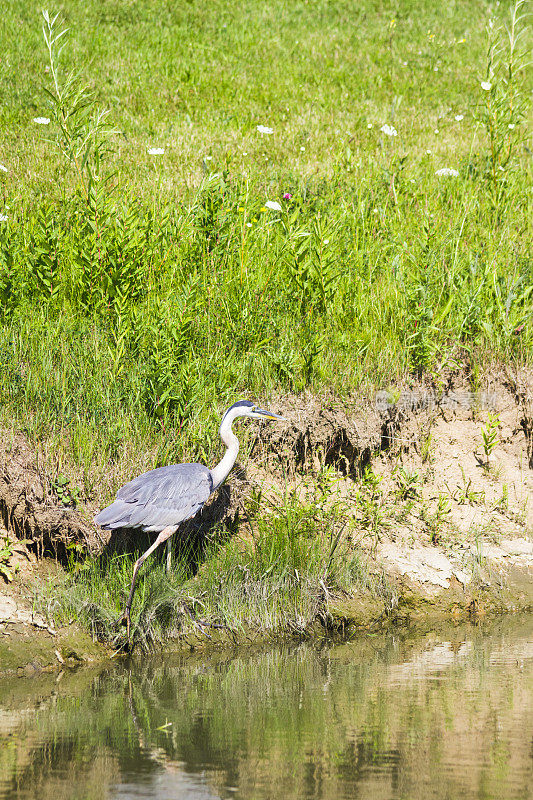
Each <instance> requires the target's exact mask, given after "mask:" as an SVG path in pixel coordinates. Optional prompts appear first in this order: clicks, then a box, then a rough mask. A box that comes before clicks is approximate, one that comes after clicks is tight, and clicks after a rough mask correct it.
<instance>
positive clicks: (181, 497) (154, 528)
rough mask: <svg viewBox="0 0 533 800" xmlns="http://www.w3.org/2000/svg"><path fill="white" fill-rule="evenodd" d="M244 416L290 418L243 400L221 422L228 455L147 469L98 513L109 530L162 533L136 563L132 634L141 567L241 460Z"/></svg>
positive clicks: (127, 616) (98, 521) (127, 619)
mask: <svg viewBox="0 0 533 800" xmlns="http://www.w3.org/2000/svg"><path fill="white" fill-rule="evenodd" d="M238 417H252V419H278V420H284V417H281V416H279V414H273V413H272V411H265V410H264V409H261V408H257V406H256V404H255V403H251V402H249V401H248V400H239V401H238V402H237V403H234V404H233V405H232V406H231V407H230V408H228V410H227V411H226V412H225V414H224V416H223V417H222V421H221V423H220V429H219V434H220V438H221V439H222V441H223V442H224V444H225V445H226V447H227V450H226V453H225V454H224V457H223V458H222V460H221V461H220V462H219V463H218V464H217V465H216V467H213V469H209V468H208V467H205V466H204V465H203V464H171V465H170V466H168V467H158V468H157V469H152V470H150V472H144V473H143V474H142V475H139V476H138V477H137V478H134V479H133V480H132V481H130V482H129V483H127V484H126V485H125V486H122V488H121V489H119V490H118V492H117V495H116V498H115V501H114V502H113V503H112V504H111V505H110V506H107V508H104V509H103V511H100V513H99V514H97V515H96V517H95V518H94V521H95V523H96V524H97V525H100V527H102V528H105V529H106V530H115V529H117V528H138V529H140V530H143V531H146V532H148V533H157V534H158V536H157V538H156V540H155V541H154V542H153V544H152V545H150V547H149V548H148V550H146V552H145V553H143V554H142V556H141V557H140V558H138V559H137V561H136V562H135V564H134V566H133V578H132V581H131V588H130V593H129V596H128V600H127V602H126V607H125V609H124V614H123V615H122V617H121V618H120V621H121V622H122V623H125V624H126V626H127V635H128V639H129V634H130V611H131V604H132V601H133V594H134V592H135V582H136V580H137V573H138V571H139V568H140V567H141V565H142V564H143V562H144V561H146V559H147V558H148V556H149V555H150V554H151V553H153V552H154V550H155V549H156V548H157V547H159V545H160V544H163V542H166V541H167V540H168V539H170V537H171V536H172V535H173V534H174V533H175V532H176V531H177V529H178V527H179V525H180V523H182V522H185V520H188V519H191V517H194V515H195V514H197V513H198V511H200V509H201V508H203V506H204V505H205V503H206V502H207V500H208V499H209V498H210V496H211V495H212V494H213V492H214V491H215V490H216V489H218V487H219V486H220V485H221V484H222V483H223V482H224V480H225V479H226V477H227V476H228V474H229V472H230V470H231V468H232V467H233V465H234V464H235V461H236V459H237V454H238V452H239V440H238V439H237V437H236V436H235V434H234V433H233V431H232V429H231V426H232V424H233V422H234V421H235V420H236V419H237V418H238Z"/></svg>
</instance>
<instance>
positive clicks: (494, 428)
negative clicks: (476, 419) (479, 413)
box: [481, 413, 500, 468]
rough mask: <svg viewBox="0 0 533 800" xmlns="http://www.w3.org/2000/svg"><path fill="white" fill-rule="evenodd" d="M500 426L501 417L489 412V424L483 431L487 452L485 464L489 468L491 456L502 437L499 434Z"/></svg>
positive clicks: (484, 450) (484, 448)
mask: <svg viewBox="0 0 533 800" xmlns="http://www.w3.org/2000/svg"><path fill="white" fill-rule="evenodd" d="M499 427H500V419H499V417H498V416H497V415H494V414H490V413H489V417H488V420H487V425H486V427H485V428H483V430H482V432H481V437H482V439H483V452H484V454H485V465H486V466H487V468H488V467H489V466H490V457H491V455H492V453H493V452H494V450H495V449H496V447H497V446H498V444H499V442H500V437H499V436H498V430H499Z"/></svg>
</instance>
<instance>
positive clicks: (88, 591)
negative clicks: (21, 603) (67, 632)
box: [38, 497, 385, 647]
mask: <svg viewBox="0 0 533 800" xmlns="http://www.w3.org/2000/svg"><path fill="white" fill-rule="evenodd" d="M339 526H340V523H339V521H338V520H337V519H336V516H335V515H334V514H333V513H332V512H331V513H326V512H324V511H322V510H320V509H319V508H318V507H316V506H309V505H303V504H301V503H300V502H299V501H297V500H296V499H295V498H292V497H291V498H289V499H288V500H287V501H286V502H285V503H283V504H282V505H281V506H280V507H278V508H277V509H276V510H273V511H272V513H270V514H269V515H268V516H264V517H262V518H259V519H257V520H255V521H254V532H253V535H252V536H251V537H250V538H249V539H239V538H232V539H230V540H228V541H226V542H225V543H223V544H219V543H214V542H211V543H209V544H203V545H198V546H197V547H196V548H193V547H192V546H191V545H189V546H188V547H187V546H186V547H185V548H183V547H182V548H181V550H178V552H176V553H175V556H174V559H173V565H172V569H171V572H170V573H169V574H167V573H166V572H165V568H164V565H163V563H162V562H160V561H158V562H156V563H155V564H154V562H153V561H152V560H150V561H149V562H148V564H147V566H146V567H145V568H144V570H143V573H142V577H141V580H140V581H139V584H138V588H137V591H136V595H135V600H134V608H133V614H134V623H133V641H134V643H137V644H140V645H141V646H142V647H148V646H150V645H153V644H155V643H158V642H161V641H163V640H164V639H165V638H166V637H168V636H172V635H186V634H187V632H191V631H195V632H201V633H202V634H204V635H205V636H206V637H212V636H215V637H216V636H218V635H219V634H220V632H221V631H222V632H224V631H227V632H228V634H229V635H232V634H235V632H239V631H242V630H244V629H246V630H248V631H250V630H251V631H254V630H261V631H263V632H265V631H266V632H272V633H280V632H287V631H290V632H303V631H304V630H305V629H306V628H307V627H308V626H309V625H310V623H312V622H313V621H315V620H317V619H319V618H320V619H322V620H323V621H325V620H326V615H327V611H328V601H329V599H330V595H333V596H334V595H335V594H338V593H342V592H353V591H354V590H365V589H366V590H369V591H373V590H375V592H376V594H378V595H379V594H381V593H382V592H383V591H385V588H384V587H383V586H381V584H378V583H376V582H375V581H374V579H373V578H372V577H371V576H370V575H369V573H368V570H367V568H366V564H365V562H364V560H363V559H362V558H361V556H360V555H359V554H357V553H356V552H354V551H353V550H352V549H350V547H349V546H348V542H347V540H346V539H345V538H343V536H342V528H340V527H339ZM136 557H137V554H130V555H127V556H124V555H121V556H118V555H115V556H112V557H108V558H100V559H99V560H92V559H88V560H87V561H85V562H84V563H82V564H81V566H80V565H73V569H72V574H71V575H70V576H66V577H65V580H64V582H63V584H62V585H61V586H59V587H58V585H57V582H56V581H54V584H53V585H50V586H45V587H41V589H40V590H39V597H38V605H39V607H40V608H41V609H42V610H43V611H45V612H46V613H47V614H48V616H49V617H50V618H51V619H52V620H53V621H54V623H55V624H61V623H62V622H65V621H66V620H68V619H70V618H71V617H72V616H76V617H77V619H78V620H79V621H80V622H81V624H83V625H85V626H87V627H89V628H90V629H91V630H92V631H93V633H94V634H95V635H96V636H98V638H100V639H102V640H104V641H111V640H113V639H114V637H115V636H116V634H117V630H116V628H115V627H114V620H116V618H117V617H118V616H119V613H120V610H121V606H122V604H123V603H124V598H125V596H126V593H127V589H128V587H129V583H130V581H131V572H132V565H133V562H134V560H135V558H136ZM194 563H196V564H199V566H198V567H196V568H195V569H194V570H193V567H192V566H191V565H192V564H194ZM193 572H195V574H193Z"/></svg>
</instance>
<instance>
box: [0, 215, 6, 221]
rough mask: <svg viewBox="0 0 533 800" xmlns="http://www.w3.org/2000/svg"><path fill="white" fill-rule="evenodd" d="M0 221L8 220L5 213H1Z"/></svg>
mask: <svg viewBox="0 0 533 800" xmlns="http://www.w3.org/2000/svg"><path fill="white" fill-rule="evenodd" d="M0 222H7V217H6V215H5V214H0Z"/></svg>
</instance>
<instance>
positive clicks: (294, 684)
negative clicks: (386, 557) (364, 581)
mask: <svg viewBox="0 0 533 800" xmlns="http://www.w3.org/2000/svg"><path fill="white" fill-rule="evenodd" d="M532 683H533V623H532V620H531V617H528V618H526V619H524V618H515V619H511V620H505V621H499V622H497V623H494V624H492V625H486V626H481V627H478V628H476V627H471V626H461V627H457V628H450V629H449V630H443V631H442V632H441V633H440V634H439V635H437V634H435V633H432V634H426V635H424V636H420V635H419V636H415V635H414V634H412V633H410V632H409V631H402V632H396V633H394V634H391V633H389V634H387V635H383V636H381V635H380V636H370V635H368V636H365V637H361V638H360V639H358V640H356V641H352V642H350V643H345V644H341V645H338V644H337V645H332V646H328V647H323V648H321V649H317V648H313V647H309V646H292V647H285V648H282V649H276V650H269V651H267V652H260V653H255V654H252V655H248V654H245V655H243V654H242V653H241V654H237V655H235V656H233V657H231V658H222V657H220V656H218V657H215V658H211V659H205V658H204V659H201V658H196V659H191V658H188V659H180V658H177V657H166V658H164V659H162V658H158V659H155V658H154V659H142V660H139V661H134V662H131V663H129V664H118V665H114V667H113V668H111V669H106V670H104V671H101V672H98V673H95V672H91V671H89V670H85V671H81V672H78V673H76V674H65V675H64V676H63V677H62V679H61V680H60V681H59V682H57V681H56V678H55V677H53V676H43V677H41V678H38V679H34V680H32V681H28V680H26V679H18V680H16V681H15V680H13V681H11V682H9V683H7V682H4V683H3V684H2V687H1V689H0V798H2V800H3V799H4V798H6V799H7V798H10V799H11V798H20V799H22V798H32V800H33V798H39V800H48V798H54V800H62V798H69V800H70V799H71V798H91V800H98V798H121V800H126V798H161V799H162V798H165V800H173V799H174V798H180V800H183V798H186V799H187V800H193V799H194V800H210V799H211V798H243V800H244V799H246V800H249V799H250V798H264V800H267V798H287V799H289V798H314V799H318V798H324V800H328V799H329V798H331V800H334V799H335V800H337V799H338V798H355V797H362V798H366V797H369V798H370V797H371V798H373V800H380V798H383V799H385V798H413V799H414V798H420V799H422V798H424V800H425V798H529V797H531V796H532V794H531V792H532V789H531V787H533V685H532Z"/></svg>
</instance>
